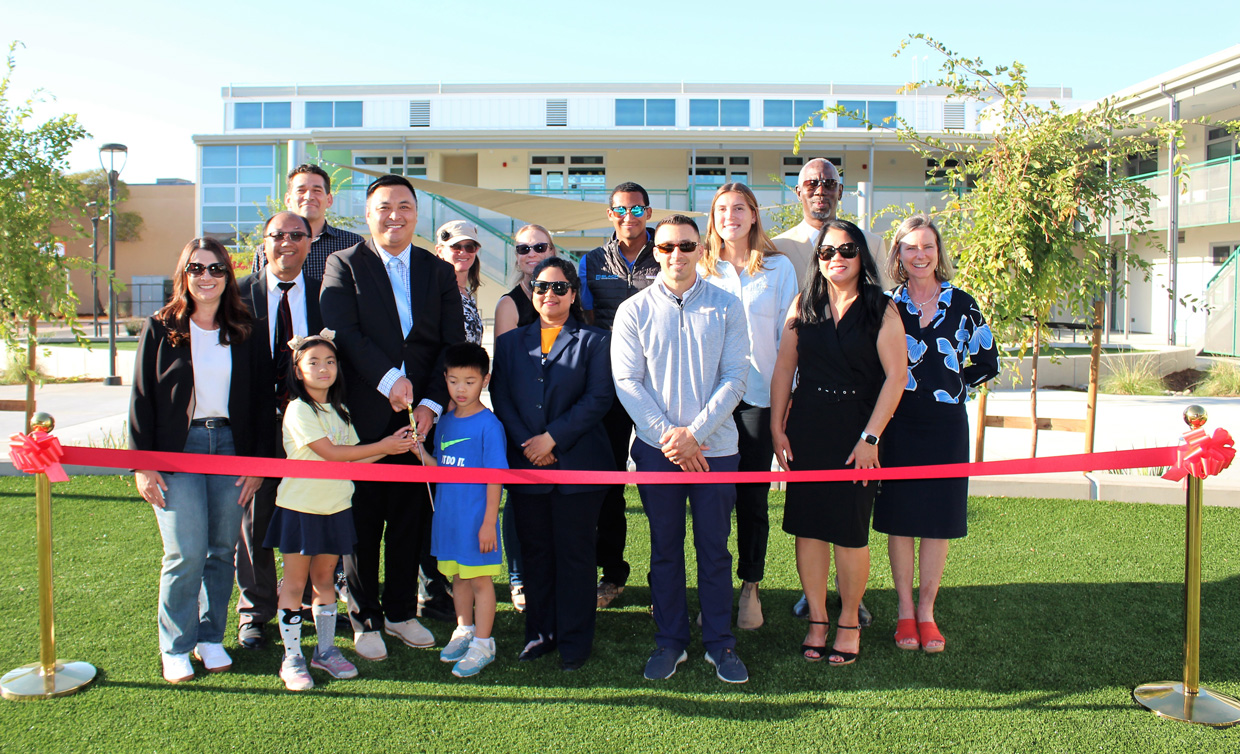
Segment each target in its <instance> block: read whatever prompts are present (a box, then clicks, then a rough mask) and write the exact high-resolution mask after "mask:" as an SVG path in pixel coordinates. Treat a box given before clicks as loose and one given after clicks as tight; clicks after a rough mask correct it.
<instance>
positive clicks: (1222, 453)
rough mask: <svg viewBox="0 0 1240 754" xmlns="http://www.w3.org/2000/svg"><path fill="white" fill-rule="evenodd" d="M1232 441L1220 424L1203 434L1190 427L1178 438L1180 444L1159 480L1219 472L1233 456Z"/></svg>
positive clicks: (1175, 479) (1203, 475) (1234, 454)
mask: <svg viewBox="0 0 1240 754" xmlns="http://www.w3.org/2000/svg"><path fill="white" fill-rule="evenodd" d="M1233 444H1234V441H1233V440H1232V438H1231V435H1230V434H1229V433H1228V432H1227V430H1225V429H1223V428H1222V427H1220V428H1218V429H1216V430H1214V434H1213V435H1210V434H1207V433H1206V431H1205V430H1204V429H1194V430H1193V431H1192V432H1187V433H1185V435H1184V436H1183V437H1182V438H1180V447H1179V448H1177V449H1176V463H1175V465H1174V466H1172V467H1171V468H1170V469H1167V473H1166V474H1163V479H1170V480H1171V481H1173V482H1178V481H1180V480H1181V479H1183V478H1184V477H1186V476H1188V475H1190V474H1191V475H1193V476H1195V477H1197V478H1198V479H1205V478H1206V477H1209V476H1214V475H1216V474H1219V473H1221V472H1222V471H1223V470H1224V469H1226V468H1227V467H1228V466H1230V465H1231V460H1232V459H1233V458H1235V457H1236V449H1235V448H1234V447H1232V445H1233Z"/></svg>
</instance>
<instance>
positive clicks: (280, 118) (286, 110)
mask: <svg viewBox="0 0 1240 754" xmlns="http://www.w3.org/2000/svg"><path fill="white" fill-rule="evenodd" d="M292 122H293V103H292V102H264V103H263V128H288V127H289V126H290V125H291V124H292Z"/></svg>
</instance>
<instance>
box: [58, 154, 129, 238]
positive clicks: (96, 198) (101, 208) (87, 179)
mask: <svg viewBox="0 0 1240 754" xmlns="http://www.w3.org/2000/svg"><path fill="white" fill-rule="evenodd" d="M69 178H71V179H72V180H75V181H77V182H78V183H79V184H81V186H82V196H83V198H84V200H85V201H87V202H95V207H94V208H93V209H94V212H93V213H91V214H94V215H96V216H98V217H101V218H103V219H102V220H100V221H99V238H101V239H105V240H104V241H102V242H101V246H103V245H106V243H107V241H106V239H107V237H108V219H107V217H106V215H107V214H108V173H107V171H106V170H104V169H103V168H94V169H93V170H86V171H83V172H81V173H72V174H70V175H69ZM128 200H129V186H128V185H127V184H126V183H125V182H124V181H122V180H117V182H116V206H117V210H116V240H117V242H118V243H124V242H128V241H137V240H139V239H140V238H142V224H143V219H142V215H140V214H138V213H137V212H122V211H121V210H120V209H119V208H120V207H121V206H122V205H124V204H125V202H126V201H128ZM87 212H90V210H87ZM83 219H85V220H89V219H90V215H86V216H85V217H84V218H83Z"/></svg>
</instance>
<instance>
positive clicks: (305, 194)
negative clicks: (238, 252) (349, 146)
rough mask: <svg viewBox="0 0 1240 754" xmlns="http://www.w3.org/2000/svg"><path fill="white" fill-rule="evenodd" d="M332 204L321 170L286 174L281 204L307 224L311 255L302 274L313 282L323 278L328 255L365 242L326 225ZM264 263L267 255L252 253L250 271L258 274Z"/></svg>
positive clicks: (329, 183) (328, 183) (327, 181)
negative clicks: (286, 179)
mask: <svg viewBox="0 0 1240 754" xmlns="http://www.w3.org/2000/svg"><path fill="white" fill-rule="evenodd" d="M332 201H333V200H332V179H331V176H329V175H328V174H327V171H325V170H323V168H321V167H319V166H318V165H309V164H303V165H298V166H297V167H296V168H294V169H293V170H292V171H291V172H290V173H289V174H288V193H286V194H285V195H284V205H285V206H286V207H288V208H289V211H291V212H295V213H297V214H299V215H301V216H302V217H304V218H306V221H307V222H309V223H310V234H311V235H310V237H311V239H312V242H311V244H310V256H308V257H306V263H305V264H304V265H303V266H302V272H303V273H304V274H305V275H306V277H312V278H315V279H316V280H322V279H323V270H324V269H325V268H326V267H327V258H328V257H329V256H331V255H332V254H333V253H334V252H337V251H340V250H341V249H347V248H349V247H350V246H356V245H357V244H359V243H361V242H362V241H363V240H365V239H363V238H362V237H361V236H359V235H358V234H356V233H351V232H349V231H347V230H344V229H342V228H333V227H332V226H331V225H328V224H327V219H326V215H327V210H328V209H329V208H330V207H331V206H332ZM265 264H267V256H266V255H265V254H263V253H261V251H260V252H258V253H255V254H254V264H253V265H252V266H251V268H250V271H251V272H258V271H259V270H261V269H263V265H265Z"/></svg>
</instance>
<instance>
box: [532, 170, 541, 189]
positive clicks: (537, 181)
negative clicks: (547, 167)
mask: <svg viewBox="0 0 1240 754" xmlns="http://www.w3.org/2000/svg"><path fill="white" fill-rule="evenodd" d="M542 184H543V179H542V171H541V170H531V171H530V191H538V190H539V189H541V188H542Z"/></svg>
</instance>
